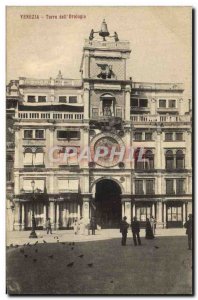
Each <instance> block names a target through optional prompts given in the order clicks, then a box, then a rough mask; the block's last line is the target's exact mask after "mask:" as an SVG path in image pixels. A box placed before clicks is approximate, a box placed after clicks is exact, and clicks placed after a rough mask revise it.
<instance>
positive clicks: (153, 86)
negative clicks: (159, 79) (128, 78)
mask: <svg viewBox="0 0 198 300" xmlns="http://www.w3.org/2000/svg"><path fill="white" fill-rule="evenodd" d="M133 89H138V90H145V91H148V90H149V91H153V90H158V91H183V90H184V86H183V84H182V83H153V82H132V90H133Z"/></svg>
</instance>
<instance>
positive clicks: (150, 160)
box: [145, 150, 154, 170]
mask: <svg viewBox="0 0 198 300" xmlns="http://www.w3.org/2000/svg"><path fill="white" fill-rule="evenodd" d="M145 169H147V170H149V169H154V155H153V153H152V151H151V150H147V151H146V153H145Z"/></svg>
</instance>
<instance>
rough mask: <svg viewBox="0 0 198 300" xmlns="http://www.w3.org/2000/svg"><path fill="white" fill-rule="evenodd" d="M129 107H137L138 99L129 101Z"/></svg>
mask: <svg viewBox="0 0 198 300" xmlns="http://www.w3.org/2000/svg"><path fill="white" fill-rule="evenodd" d="M131 106H132V107H138V99H131Z"/></svg>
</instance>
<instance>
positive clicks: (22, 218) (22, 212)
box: [21, 203, 25, 230]
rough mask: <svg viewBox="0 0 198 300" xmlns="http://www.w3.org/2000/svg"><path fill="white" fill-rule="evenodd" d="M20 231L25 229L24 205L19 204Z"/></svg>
mask: <svg viewBox="0 0 198 300" xmlns="http://www.w3.org/2000/svg"><path fill="white" fill-rule="evenodd" d="M21 229H22V230H24V229H25V204H24V203H21Z"/></svg>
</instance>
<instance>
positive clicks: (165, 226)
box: [164, 202, 166, 228]
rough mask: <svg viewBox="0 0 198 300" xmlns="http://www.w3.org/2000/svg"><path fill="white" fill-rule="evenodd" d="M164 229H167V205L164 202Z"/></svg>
mask: <svg viewBox="0 0 198 300" xmlns="http://www.w3.org/2000/svg"><path fill="white" fill-rule="evenodd" d="M164 228H166V203H165V202H164Z"/></svg>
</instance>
